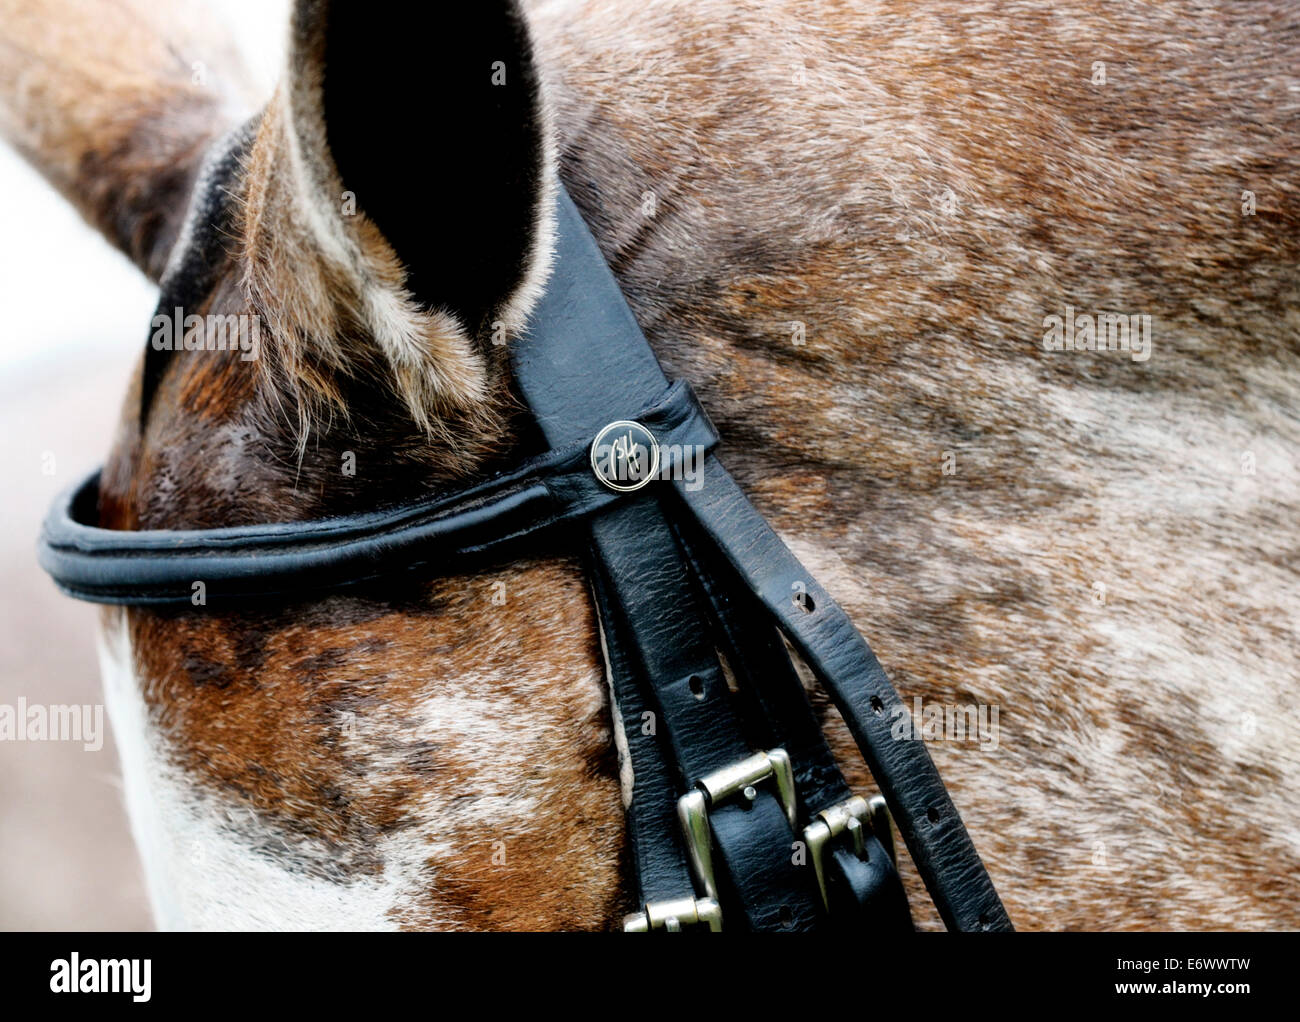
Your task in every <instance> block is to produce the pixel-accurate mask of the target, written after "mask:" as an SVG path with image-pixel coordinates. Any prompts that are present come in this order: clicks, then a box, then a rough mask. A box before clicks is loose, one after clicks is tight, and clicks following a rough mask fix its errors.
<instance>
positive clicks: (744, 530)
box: [39, 187, 1011, 931]
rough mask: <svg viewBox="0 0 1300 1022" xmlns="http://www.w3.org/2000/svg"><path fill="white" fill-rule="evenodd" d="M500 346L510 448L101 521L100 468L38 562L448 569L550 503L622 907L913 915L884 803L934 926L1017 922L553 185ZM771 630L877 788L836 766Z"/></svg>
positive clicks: (151, 602)
mask: <svg viewBox="0 0 1300 1022" xmlns="http://www.w3.org/2000/svg"><path fill="white" fill-rule="evenodd" d="M512 358H513V370H514V376H515V381H516V384H517V386H518V389H519V391H520V393H521V394H522V395H523V397H524V399H525V401H526V402H527V405H528V407H529V409H530V410H531V412H532V415H533V417H534V419H535V421H536V424H537V426H538V428H539V430H540V432H541V434H542V435H543V436H544V437H545V439H546V440H547V442H548V444H549V445H550V448H551V449H550V451H549V452H548V453H546V454H544V455H541V456H540V457H537V458H534V459H531V460H529V461H526V462H524V463H522V464H521V465H519V466H518V467H516V468H514V469H512V470H510V471H507V472H505V473H502V474H500V475H497V476H494V477H492V478H489V479H483V480H478V481H476V482H474V483H473V484H472V485H470V486H468V487H466V488H464V489H462V490H459V491H457V492H456V493H453V494H448V495H445V496H441V497H438V498H435V499H429V500H424V501H421V502H417V503H414V504H410V505H405V506H402V507H397V508H391V509H387V510H381V511H375V512H370V513H366V514H361V515H353V516H348V517H343V518H335V519H329V520H324V521H317V522H307V523H279V524H269V525H258V526H247V527H237V528H227V529H212V530H179V531H166V530H163V531H148V532H128V531H115V530H107V529H102V528H99V527H98V526H97V525H96V524H95V523H96V520H97V512H98V475H97V474H96V475H93V476H91V477H90V478H89V479H87V480H86V481H85V482H83V483H82V484H81V485H80V486H78V487H76V488H74V489H73V490H72V491H71V492H70V493H68V494H67V495H65V496H64V497H63V498H61V499H60V501H59V502H57V503H56V504H55V506H54V507H53V508H52V510H51V513H50V515H49V517H48V518H47V520H46V523H45V527H44V530H43V532H42V536H41V542H40V550H39V556H40V560H41V564H42V566H44V567H45V569H46V570H47V571H48V572H49V573H50V574H51V576H52V577H53V578H54V580H55V582H56V583H57V584H58V585H59V587H60V588H61V589H63V590H64V591H65V592H67V593H68V594H69V595H72V596H75V597H77V598H80V599H85V600H92V601H95V602H100V603H115V604H126V605H135V606H156V605H166V604H187V603H191V602H192V595H193V593H194V591H195V583H198V582H202V583H203V584H204V587H205V591H206V605H207V606H221V605H222V604H223V603H226V604H227V605H228V601H229V600H231V599H234V598H238V599H239V600H241V601H244V600H250V599H256V598H259V597H266V596H275V597H277V598H284V597H286V596H300V597H314V596H318V595H321V594H323V593H327V592H331V591H336V590H339V589H342V588H346V587H351V586H356V585H358V584H361V583H365V582H369V581H372V580H375V579H379V578H387V577H392V576H397V575H400V574H411V573H416V574H424V575H430V574H445V573H448V572H450V571H452V570H464V569H467V568H470V567H472V566H474V565H475V564H477V563H480V562H481V561H482V560H483V559H485V558H496V559H500V558H502V557H505V556H509V555H511V554H518V553H521V552H523V549H524V548H523V544H522V542H521V541H524V540H530V539H534V538H536V537H538V536H539V535H541V534H542V533H543V532H549V531H554V527H556V526H560V525H565V526H567V534H568V535H569V536H571V537H576V540H577V543H578V545H579V547H580V548H581V549H582V551H583V552H584V555H585V557H586V565H587V570H588V577H589V580H590V583H591V587H592V592H593V599H594V602H595V606H596V609H597V612H598V618H599V621H600V629H601V639H602V644H603V647H604V651H605V658H606V664H607V668H608V674H609V684H610V690H611V695H612V701H613V712H614V716H615V725H616V728H617V730H618V731H620V732H621V735H620V742H619V745H620V754H621V758H622V763H621V766H622V768H623V769H622V771H621V773H622V774H623V775H624V777H625V778H626V777H627V775H628V774H629V773H630V775H631V780H632V784H631V791H630V798H629V800H628V803H627V830H628V835H629V840H630V844H631V849H632V861H633V867H634V871H635V873H636V883H637V896H636V911H635V912H633V913H632V914H631V915H630V916H629V917H628V918H627V920H626V922H625V928H626V929H628V930H633V931H645V930H655V929H664V930H677V929H685V928H691V927H704V928H710V929H717V928H720V927H721V926H722V925H723V924H724V923H725V924H726V927H727V928H728V929H733V928H734V929H751V930H813V929H818V928H825V927H831V926H835V927H846V928H853V929H857V928H860V927H867V926H870V927H872V928H875V929H884V930H904V929H908V928H910V927H911V915H910V912H909V909H908V905H907V899H906V897H905V895H904V893H903V887H902V884H901V881H900V879H899V872H898V868H897V865H896V859H895V853H894V849H893V827H894V826H895V825H896V826H897V829H898V832H899V834H901V836H902V838H903V841H904V843H905V844H906V846H907V849H908V851H909V852H910V854H911V859H912V861H913V863H914V864H915V866H916V869H917V872H918V873H919V874H920V876H921V878H922V880H923V881H924V882H925V885H926V887H927V889H928V890H929V892H930V895H931V897H932V898H933V899H934V902H935V905H936V907H937V908H938V910H939V913H940V915H941V916H942V918H943V920H944V922H945V924H946V925H947V926H948V927H949V928H950V929H957V930H1006V929H1010V928H1011V923H1010V921H1009V919H1008V917H1007V914H1006V911H1005V910H1004V908H1003V906H1002V903H1001V902H1000V900H999V899H998V896H997V893H996V892H995V891H994V889H993V885H992V882H991V881H990V880H989V877H988V874H987V872H986V871H985V869H984V865H983V863H982V862H981V861H980V858H979V855H978V854H977V853H976V851H975V848H974V845H973V844H972V842H971V839H970V836H969V835H968V834H967V832H966V829H965V827H964V826H963V824H962V821H961V818H960V817H959V816H958V814H957V810H956V808H955V807H954V806H953V804H952V801H951V799H950V798H949V797H948V793H947V791H946V790H945V789H944V786H943V783H942V781H941V780H940V779H939V775H938V773H937V771H936V770H935V767H934V764H933V763H932V761H931V760H930V756H929V753H928V752H927V751H926V748H925V745H924V744H923V742H921V741H920V740H896V739H895V738H894V736H893V735H892V734H891V731H892V722H893V721H894V720H895V719H896V718H897V716H898V714H899V713H907V712H908V711H907V708H906V706H905V705H904V704H903V702H902V700H901V698H900V697H899V695H898V693H897V692H895V691H894V688H893V686H892V685H891V684H890V683H889V680H888V679H887V678H886V677H885V674H884V671H883V670H882V669H881V667H880V664H879V662H878V661H877V660H876V657H875V655H874V654H873V653H872V651H871V648H870V647H869V646H868V645H867V643H866V641H865V640H864V639H863V638H862V636H861V635H860V634H859V633H858V632H857V630H856V629H855V628H854V626H853V624H852V622H851V621H850V620H849V618H848V617H847V616H846V615H845V613H844V612H843V611H842V610H841V609H840V607H839V606H838V605H837V604H836V603H835V601H834V600H833V599H832V598H831V597H830V595H829V594H828V593H827V592H826V591H825V590H824V589H823V588H822V587H821V586H820V585H819V584H818V583H817V581H816V580H815V579H814V578H813V577H812V576H811V574H810V573H809V572H808V570H807V569H806V568H805V567H804V566H803V565H802V564H800V563H799V561H798V560H797V559H796V558H795V557H794V555H793V554H791V553H790V551H789V549H788V548H787V547H786V546H785V544H784V543H783V542H782V541H781V539H780V538H779V537H778V536H777V535H776V533H775V532H774V531H773V530H772V528H771V527H770V526H769V525H768V524H767V522H766V521H765V520H764V519H763V517H762V516H761V515H760V514H759V513H758V512H757V511H756V510H755V509H754V507H753V506H752V505H751V504H750V503H749V501H748V499H747V498H746V497H745V495H744V493H743V492H742V491H741V489H740V487H739V486H738V485H737V484H736V483H735V481H734V480H733V479H732V478H731V476H730V475H728V474H727V472H726V470H725V469H724V468H723V467H722V465H721V463H720V462H719V461H718V459H717V457H716V456H715V455H714V453H713V451H714V448H715V446H716V445H717V442H718V436H717V433H716V432H715V431H714V428H713V426H712V424H711V423H710V422H709V420H708V417H707V415H706V414H705V413H704V411H703V410H702V409H701V407H700V405H699V403H698V402H697V401H696V399H695V397H694V395H693V394H692V393H691V390H690V388H689V387H688V386H687V385H686V384H685V383H684V382H678V383H674V384H669V382H668V381H667V379H666V378H665V377H664V375H663V372H662V370H661V369H660V367H659V363H658V361H657V360H656V359H655V356H654V354H653V352H652V351H651V349H650V347H649V345H648V344H647V342H646V340H645V337H644V335H643V334H642V332H641V329H640V327H639V326H638V325H637V323H636V320H635V319H634V318H633V315H632V312H631V310H630V308H629V307H628V305H627V302H626V300H625V299H624V297H623V295H622V293H621V292H620V290H619V288H618V284H617V282H616V281H615V279H614V276H613V274H612V273H611V272H610V270H609V267H608V266H607V265H606V263H605V260H604V258H603V257H602V255H601V253H600V250H599V248H598V247H597V245H596V243H595V241H594V239H593V238H592V236H591V234H590V232H589V231H588V229H587V226H586V224H585V223H584V222H583V220H582V217H581V215H580V214H579V212H578V210H577V208H576V207H575V206H574V205H573V203H572V201H571V200H570V198H569V196H568V194H567V193H566V192H565V191H564V189H563V188H562V187H561V188H560V189H559V207H558V233H557V252H556V262H555V268H554V271H553V273H552V276H551V279H550V281H549V283H548V285H547V291H546V294H545V296H544V297H543V299H542V301H541V304H540V306H539V308H538V309H537V311H536V312H535V313H534V315H533V318H532V325H531V326H530V330H529V334H528V335H527V336H526V337H524V338H522V339H521V340H520V341H519V343H517V344H516V345H515V347H514V349H513V350H512ZM196 612H198V611H197V609H196ZM787 640H788V642H789V643H790V645H792V646H793V647H794V649H795V650H796V651H797V653H798V655H799V658H800V659H801V660H802V661H803V663H804V664H805V665H806V666H807V667H808V668H809V669H810V670H811V672H812V673H813V675H815V677H816V680H817V681H818V682H820V684H821V685H822V686H823V687H824V688H825V690H826V691H827V692H828V693H829V695H830V697H831V699H832V700H833V702H834V703H835V706H836V707H837V708H838V710H839V712H840V714H841V716H842V717H843V718H844V720H845V722H846V724H847V725H848V728H849V730H850V732H851V733H852V735H853V738H854V740H855V742H856V743H857V746H858V749H859V750H860V751H861V753H862V755H863V757H864V759H865V760H866V763H867V765H868V767H869V768H870V770H871V773H872V776H873V778H874V780H875V782H876V784H877V786H878V787H879V789H880V792H881V796H883V797H877V798H875V799H872V800H868V799H866V798H864V797H861V796H858V795H855V794H854V793H853V792H852V790H851V789H850V787H849V785H848V783H847V781H846V780H845V778H844V776H843V775H842V774H841V772H840V770H839V767H838V766H837V765H836V763H835V760H834V758H833V756H832V755H831V751H830V748H829V745H828V744H827V742H826V739H825V737H824V736H823V733H822V728H821V723H820V721H819V719H818V717H817V715H816V714H815V713H814V711H813V709H812V707H811V705H810V703H809V700H808V696H807V693H806V690H805V687H804V684H803V682H802V680H801V679H800V676H799V674H798V672H797V670H796V667H795V665H794V664H793V663H792V660H791V658H790V656H789V655H788V653H787V648H786V642H787ZM627 796H628V793H627V792H625V797H627Z"/></svg>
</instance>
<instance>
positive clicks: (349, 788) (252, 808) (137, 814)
mask: <svg viewBox="0 0 1300 1022" xmlns="http://www.w3.org/2000/svg"><path fill="white" fill-rule="evenodd" d="M583 596H584V593H583V591H582V589H581V583H580V580H579V579H578V578H577V576H576V568H575V567H574V566H572V565H569V564H565V563H560V562H557V563H553V564H536V565H532V566H530V567H527V568H525V569H522V570H503V571H501V572H499V573H496V574H493V575H484V576H479V577H474V578H468V579H460V580H454V581H445V582H441V583H437V584H435V585H434V586H431V587H430V592H429V594H428V599H427V601H426V603H425V605H424V607H423V610H422V611H417V610H416V609H415V608H414V607H404V608H403V609H402V610H396V609H393V608H392V607H388V606H385V605H379V604H376V603H373V602H369V601H364V600H360V599H349V600H338V601H332V602H330V603H329V604H327V605H326V606H324V607H316V608H315V609H314V610H313V611H312V613H311V614H309V615H307V618H306V620H305V621H301V620H295V621H291V622H290V623H287V624H281V623H280V622H278V621H274V620H273V621H272V622H271V624H270V625H269V626H266V625H263V626H259V625H255V624H253V623H252V622H251V621H250V620H247V619H243V618H241V619H239V620H235V619H233V618H231V617H220V618H218V617H213V616H205V615H185V616H183V617H164V616H162V615H149V614H144V613H137V612H130V614H129V616H123V615H120V614H118V615H109V616H106V618H105V627H104V630H103V636H104V637H103V642H102V649H103V651H104V652H103V661H104V663H103V670H104V676H105V680H106V687H107V688H108V689H109V691H110V713H111V714H112V715H113V720H114V725H115V729H116V730H117V731H118V733H119V734H121V736H122V742H123V747H124V750H125V751H124V754H123V770H124V774H125V775H126V782H127V789H128V803H129V808H130V810H131V813H132V816H133V817H134V818H136V823H135V826H136V830H137V839H138V840H139V842H140V845H141V847H142V849H144V852H143V857H144V861H145V866H146V871H147V873H148V874H149V881H150V888H151V891H152V892H153V898H154V902H155V906H156V908H157V910H158V912H159V916H160V920H162V921H163V922H164V925H176V926H193V925H200V926H207V925H221V924H223V923H225V924H229V925H232V926H235V925H243V926H258V925H262V924H263V923H265V925H273V924H274V925H284V923H283V922H282V920H283V919H288V920H290V921H292V922H291V925H299V924H301V925H303V926H309V927H318V926H323V925H329V924H328V923H327V921H325V920H324V919H323V917H322V916H321V915H320V913H321V912H324V911H326V910H327V909H328V910H329V911H336V910H339V911H346V912H347V913H348V915H349V921H348V925H353V926H363V927H367V928H374V927H380V926H384V925H390V924H395V925H403V926H442V925H457V924H463V925H472V924H473V922H474V918H475V913H476V912H486V911H489V910H490V909H491V908H492V907H493V906H496V907H498V909H499V906H501V905H502V903H503V902H505V901H510V902H511V904H510V906H509V907H508V908H507V909H506V911H507V912H508V913H513V914H514V915H517V916H519V917H520V919H521V920H527V925H535V926H553V925H556V922H557V919H558V916H554V915H549V914H547V913H551V912H553V911H555V912H558V911H559V908H560V906H548V905H547V904H546V898H545V897H542V896H541V895H540V894H539V898H533V899H523V900H517V899H506V898H504V897H502V896H500V895H499V894H494V893H493V888H494V887H495V886H497V885H500V886H501V887H502V889H503V890H504V889H505V887H506V886H507V885H509V886H510V887H511V889H512V890H515V891H516V892H517V890H518V889H521V888H522V889H525V890H527V889H531V888H536V889H537V890H538V891H539V892H541V890H542V888H543V887H544V885H545V878H546V876H547V873H548V871H549V872H552V873H553V872H554V871H555V870H557V869H558V870H559V871H560V872H561V873H565V872H567V873H568V874H569V876H568V878H567V881H568V883H569V884H571V885H578V886H582V887H583V888H584V889H585V890H587V891H588V892H589V893H588V895H587V897H588V899H589V901H590V904H589V905H587V906H586V908H585V911H586V912H587V913H588V922H589V923H590V924H592V925H601V924H602V923H603V922H604V921H605V920H604V916H603V914H604V913H605V911H606V906H605V903H606V901H607V900H608V899H609V898H610V897H613V896H614V893H615V892H616V890H617V882H618V868H619V867H618V864H619V858H620V856H619V848H618V847H617V845H618V843H619V842H620V841H621V832H620V831H621V829H620V828H619V827H618V825H617V824H618V820H619V819H620V815H619V814H620V812H621V810H620V803H619V793H618V785H617V780H616V777H615V772H616V766H615V765H614V764H613V763H612V762H609V761H610V760H611V759H612V757H611V756H610V754H609V752H608V750H609V747H610V744H611V741H612V739H611V736H610V734H609V722H608V717H607V716H606V714H605V710H604V685H605V683H604V677H603V668H602V667H601V665H600V662H599V660H598V657H599V650H598V646H597V645H596V639H595V632H594V621H593V620H592V619H591V613H590V609H589V607H588V605H587V603H586V601H585V599H584V598H583ZM600 773H605V774H607V775H608V783H606V784H603V785H602V784H596V785H592V783H591V778H592V776H593V774H597V775H598V774H600ZM592 819H597V820H605V821H606V823H607V824H608V825H607V826H603V827H599V828H594V829H593V828H591V827H590V821H591V820H592ZM578 821H586V822H585V823H582V824H580V823H579V822H578ZM557 843H559V844H560V845H561V846H563V847H569V848H581V849H585V853H584V854H581V855H575V856H573V857H571V858H567V859H566V860H565V861H562V862H560V863H558V864H557V863H556V862H555V861H554V858H553V850H554V848H555V847H557ZM547 854H551V855H552V860H551V861H550V862H549V863H547V862H545V861H544V858H545V856H546V855H547ZM251 860H256V868H251V867H248V864H249V862H250V861H251ZM223 877H226V878H227V880H228V884H227V886H228V888H229V890H233V891H235V893H234V894H230V893H229V891H227V893H226V894H225V895H224V896H223V897H224V900H223V897H218V898H216V902H215V903H214V905H213V906H211V907H208V906H206V905H205V903H204V902H205V896H204V894H203V892H204V891H208V892H209V893H211V894H213V895H220V894H222V888H221V879H222V878H223ZM601 892H604V893H601ZM530 901H531V905H530ZM580 901H581V899H580ZM291 903H292V904H295V905H297V906H298V907H297V908H293V909H289V908H287V906H289V905H290V904H291ZM222 906H224V907H222ZM331 906H333V908H331ZM480 906H482V907H480ZM282 909H283V910H284V911H283V912H282ZM582 911H584V908H583V907H582V905H581V904H580V905H579V912H580V913H581V912H582ZM214 912H216V913H221V912H228V913H234V915H232V916H231V917H230V918H226V919H222V920H215V921H214V916H213V913H214ZM529 912H532V913H535V915H534V917H531V918H529V917H528V915H527V914H528V913H529ZM286 913H287V914H286ZM479 922H480V923H481V924H482V923H484V922H485V921H483V920H480V921H479ZM498 922H499V920H494V921H493V925H497V923H498Z"/></svg>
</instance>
